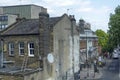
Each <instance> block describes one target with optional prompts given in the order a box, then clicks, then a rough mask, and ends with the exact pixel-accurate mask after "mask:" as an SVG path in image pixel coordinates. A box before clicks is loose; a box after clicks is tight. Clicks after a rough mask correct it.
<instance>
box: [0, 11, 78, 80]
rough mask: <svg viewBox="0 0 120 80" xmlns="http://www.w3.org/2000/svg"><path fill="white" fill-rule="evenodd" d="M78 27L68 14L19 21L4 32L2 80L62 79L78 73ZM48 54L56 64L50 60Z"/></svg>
mask: <svg viewBox="0 0 120 80" xmlns="http://www.w3.org/2000/svg"><path fill="white" fill-rule="evenodd" d="M75 24H76V23H75V19H74V17H73V16H70V17H69V16H68V15H67V14H64V15H62V16H60V17H49V15H48V14H47V13H40V14H39V19H18V20H17V21H16V22H15V23H14V24H12V25H10V26H9V27H8V28H6V29H5V30H3V31H1V34H0V39H1V53H0V57H1V60H0V62H1V68H0V78H1V79H3V80H61V79H63V78H66V77H67V78H70V76H72V75H73V71H74V73H77V72H78V71H79V67H78V64H79V61H78V60H79V56H78V58H76V57H74V56H75V55H79V36H78V32H77V30H76V26H75ZM71 33H72V34H71ZM74 35H75V36H74ZM72 40H74V43H73V41H72ZM77 44H78V46H77V48H76V47H75V45H77ZM73 46H74V47H73ZM73 51H74V52H73ZM49 53H51V54H52V55H53V57H54V62H53V63H50V62H49V61H48V59H47V56H48V54H49ZM74 53H75V54H74ZM73 60H74V62H75V64H74V65H73V63H74V62H73ZM76 65H77V66H76ZM66 73H68V74H67V75H66Z"/></svg>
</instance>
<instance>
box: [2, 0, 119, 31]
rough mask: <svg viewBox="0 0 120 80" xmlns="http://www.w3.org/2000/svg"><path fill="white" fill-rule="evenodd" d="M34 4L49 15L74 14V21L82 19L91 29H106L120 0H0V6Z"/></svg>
mask: <svg viewBox="0 0 120 80" xmlns="http://www.w3.org/2000/svg"><path fill="white" fill-rule="evenodd" d="M19 4H36V5H39V6H43V7H45V8H47V10H48V13H49V14H50V16H51V17H53V16H61V15H62V14H64V13H67V14H69V15H75V18H76V21H77V22H78V21H79V19H81V18H82V19H84V20H85V21H86V22H89V23H90V24H91V28H92V30H93V31H95V30H97V29H102V30H104V31H105V32H106V31H107V30H108V22H109V15H110V13H113V12H114V9H115V8H116V7H117V6H118V5H120V0H0V6H10V5H19Z"/></svg>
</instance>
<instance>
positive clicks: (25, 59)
mask: <svg viewBox="0 0 120 80" xmlns="http://www.w3.org/2000/svg"><path fill="white" fill-rule="evenodd" d="M27 62H28V56H25V57H24V60H23V63H22V66H21V71H25V69H26V66H27Z"/></svg>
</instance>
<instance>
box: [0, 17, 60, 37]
mask: <svg viewBox="0 0 120 80" xmlns="http://www.w3.org/2000/svg"><path fill="white" fill-rule="evenodd" d="M61 18H62V17H51V18H49V22H48V23H49V24H48V25H49V26H50V27H53V26H54V25H55V24H56V23H57V22H58V21H59V20H60V19H61ZM29 34H39V19H25V20H22V21H21V22H19V23H16V24H14V25H12V26H9V27H8V28H7V29H5V30H4V31H3V32H2V35H3V36H4V35H29Z"/></svg>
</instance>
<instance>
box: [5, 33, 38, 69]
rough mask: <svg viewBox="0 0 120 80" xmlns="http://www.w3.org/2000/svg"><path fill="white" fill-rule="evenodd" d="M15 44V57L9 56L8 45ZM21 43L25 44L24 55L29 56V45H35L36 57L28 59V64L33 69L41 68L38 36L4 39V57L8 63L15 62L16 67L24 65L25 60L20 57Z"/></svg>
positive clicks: (7, 37) (8, 37)
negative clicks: (30, 43) (31, 43)
mask: <svg viewBox="0 0 120 80" xmlns="http://www.w3.org/2000/svg"><path fill="white" fill-rule="evenodd" d="M9 42H13V43H14V56H10V55H9V51H8V49H9V46H8V43H9ZM19 42H24V53H25V55H27V56H28V43H29V42H33V43H34V45H35V48H34V51H35V54H34V57H28V60H27V61H28V62H27V63H28V64H30V66H31V67H34V68H35V67H38V66H39V62H38V59H39V44H38V43H39V39H38V36H37V35H26V36H25V35H24V36H6V37H4V57H5V59H6V60H7V61H9V60H11V61H15V64H14V65H16V66H21V65H22V63H23V60H24V58H25V55H24V56H21V55H19Z"/></svg>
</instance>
